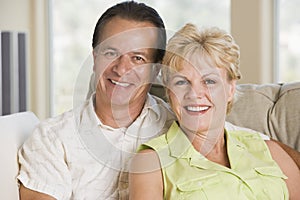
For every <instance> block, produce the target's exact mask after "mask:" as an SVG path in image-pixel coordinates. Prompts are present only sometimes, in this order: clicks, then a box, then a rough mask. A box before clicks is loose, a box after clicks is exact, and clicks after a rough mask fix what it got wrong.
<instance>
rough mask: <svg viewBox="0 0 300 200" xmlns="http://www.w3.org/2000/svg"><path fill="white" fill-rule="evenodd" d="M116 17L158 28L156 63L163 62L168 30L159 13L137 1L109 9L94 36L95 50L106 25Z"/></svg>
mask: <svg viewBox="0 0 300 200" xmlns="http://www.w3.org/2000/svg"><path fill="white" fill-rule="evenodd" d="M114 17H121V18H123V19H129V20H134V21H140V22H150V23H152V24H153V25H154V26H156V27H157V28H158V34H159V36H158V44H157V53H156V56H155V62H161V61H162V59H163V57H164V54H165V48H166V30H165V25H164V22H163V20H162V19H161V17H160V16H159V14H158V13H157V11H156V10H155V9H153V8H151V7H149V6H147V5H146V4H144V3H138V2H135V1H124V2H122V3H119V4H116V5H115V6H112V7H110V8H109V9H107V10H106V11H105V12H104V13H103V14H102V16H101V17H100V18H99V20H98V22H97V24H96V27H95V30H94V34H93V43H92V46H93V48H94V49H95V48H96V46H97V45H98V44H99V38H100V36H101V31H102V30H103V28H104V26H105V24H106V23H107V22H109V21H110V20H111V19H113V18H114Z"/></svg>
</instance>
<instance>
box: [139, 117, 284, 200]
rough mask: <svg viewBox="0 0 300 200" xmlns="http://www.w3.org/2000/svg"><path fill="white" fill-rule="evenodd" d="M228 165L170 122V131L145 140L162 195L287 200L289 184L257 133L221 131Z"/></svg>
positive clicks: (212, 199)
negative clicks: (157, 170)
mask: <svg viewBox="0 0 300 200" xmlns="http://www.w3.org/2000/svg"><path fill="white" fill-rule="evenodd" d="M225 134H226V144H227V151H228V157H229V161H230V168H227V167H225V166H222V165H219V164H217V163H214V162H212V161H210V160H208V159H206V158H205V157H204V156H202V155H201V154H200V153H199V152H197V151H196V150H195V149H194V147H193V146H192V145H191V143H190V141H189V140H188V138H187V137H186V135H185V134H184V133H183V132H182V131H181V129H180V128H179V127H178V125H177V123H176V122H174V123H173V124H172V126H171V127H170V129H169V131H168V132H167V133H166V134H164V135H162V136H160V137H158V138H155V139H152V140H150V141H149V142H147V143H146V144H144V145H142V146H140V148H139V151H140V150H142V149H149V148H152V149H154V150H155V151H156V152H157V154H158V155H159V159H160V162H161V166H162V173H163V181H164V199H172V200H180V199H187V200H193V199H201V200H202V199H209V200H219V199H222V200H227V199H228V200H243V199H247V200H249V199H253V200H254V199H255V200H269V199H270V200H279V199H287V200H288V199H289V194H288V190H287V186H286V184H285V181H284V179H285V178H286V176H285V175H284V174H283V173H282V171H281V170H280V168H279V167H278V165H277V164H276V163H275V161H274V160H273V159H272V157H271V154H270V152H269V149H268V147H267V145H266V143H265V142H264V141H263V139H262V138H261V136H260V135H259V134H255V133H248V132H245V131H225Z"/></svg>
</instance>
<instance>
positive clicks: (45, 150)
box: [17, 95, 174, 200]
mask: <svg viewBox="0 0 300 200" xmlns="http://www.w3.org/2000/svg"><path fill="white" fill-rule="evenodd" d="M93 99H94V95H93V97H92V98H91V99H90V100H89V101H87V102H85V103H84V104H83V105H82V106H81V107H79V108H76V109H73V110H72V111H69V112H66V113H64V114H62V115H60V116H58V117H55V118H51V119H48V120H46V121H44V122H42V123H41V124H40V125H39V126H38V127H37V128H36V130H35V131H34V133H33V134H32V136H31V137H30V138H29V139H28V140H27V141H26V142H25V143H24V145H23V147H22V148H21V149H20V152H19V162H20V164H21V168H20V173H19V176H18V177H17V178H18V179H19V180H20V181H21V182H22V184H23V185H24V186H25V187H27V188H29V189H32V190H35V191H39V192H43V193H46V194H49V195H51V196H53V197H55V198H57V199H78V200H79V199H80V200H84V199H88V200H90V199H126V198H127V188H128V179H127V175H128V173H127V171H128V161H129V160H130V158H131V157H132V156H133V155H134V153H135V152H136V149H137V147H138V146H139V145H140V144H142V143H144V142H146V141H148V140H149V139H151V138H154V137H157V136H158V135H161V134H162V133H164V132H166V131H167V129H168V127H169V126H170V124H171V123H172V121H173V120H174V116H173V114H172V112H171V111H170V109H169V107H168V105H167V104H166V103H165V102H163V101H162V100H160V99H158V98H156V97H153V96H151V95H148V99H147V101H146V103H145V106H144V108H143V110H142V113H141V115H140V116H139V117H138V118H137V119H136V120H135V122H134V123H133V124H131V125H130V126H129V127H128V128H125V127H124V128H118V129H114V128H111V127H109V126H106V125H104V124H102V123H101V121H100V120H99V119H98V118H97V116H96V114H95V112H94V104H93Z"/></svg>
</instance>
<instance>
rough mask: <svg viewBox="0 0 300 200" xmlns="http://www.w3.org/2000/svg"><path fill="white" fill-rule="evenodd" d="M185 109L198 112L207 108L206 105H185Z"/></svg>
mask: <svg viewBox="0 0 300 200" xmlns="http://www.w3.org/2000/svg"><path fill="white" fill-rule="evenodd" d="M186 109H187V110H188V111H192V112H200V111H204V110H207V109H208V106H187V107H186Z"/></svg>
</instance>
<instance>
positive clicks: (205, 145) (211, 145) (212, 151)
mask: <svg viewBox="0 0 300 200" xmlns="http://www.w3.org/2000/svg"><path fill="white" fill-rule="evenodd" d="M186 134H187V136H188V138H189V140H190V141H191V143H192V145H193V147H194V148H195V149H196V150H197V151H198V152H199V153H201V154H202V155H203V156H205V157H206V158H207V159H209V160H210V161H212V162H215V163H218V164H220V165H223V166H226V167H230V163H229V159H228V154H227V144H226V138H225V132H224V127H221V128H218V129H215V130H209V131H207V132H204V133H186Z"/></svg>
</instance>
